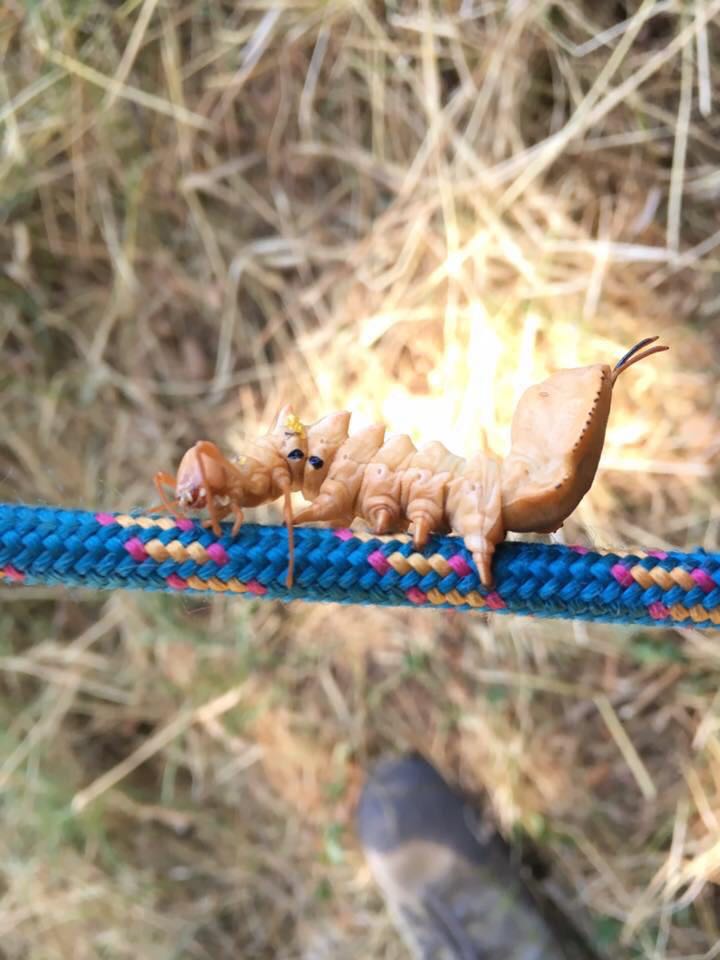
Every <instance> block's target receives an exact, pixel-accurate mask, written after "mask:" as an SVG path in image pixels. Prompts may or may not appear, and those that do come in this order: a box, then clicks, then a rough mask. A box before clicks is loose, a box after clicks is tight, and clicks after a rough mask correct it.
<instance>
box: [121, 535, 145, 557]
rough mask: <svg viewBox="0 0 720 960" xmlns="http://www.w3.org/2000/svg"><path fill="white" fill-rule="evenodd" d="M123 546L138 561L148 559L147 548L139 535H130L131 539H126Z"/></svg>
mask: <svg viewBox="0 0 720 960" xmlns="http://www.w3.org/2000/svg"><path fill="white" fill-rule="evenodd" d="M123 546H124V547H125V549H126V550H127V552H128V553H129V554H130V556H131V557H132V558H133V560H135V561H136V562H137V563H142V562H143V560H147V550H146V549H145V545H144V543H143V542H142V540H141V539H140V538H139V537H130V539H129V540H126V541H125V543H124V544H123Z"/></svg>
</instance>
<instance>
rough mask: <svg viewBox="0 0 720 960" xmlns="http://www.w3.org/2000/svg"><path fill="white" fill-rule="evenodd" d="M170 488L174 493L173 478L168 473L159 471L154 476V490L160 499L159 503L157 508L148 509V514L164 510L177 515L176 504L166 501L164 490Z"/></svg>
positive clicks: (177, 508)
mask: <svg viewBox="0 0 720 960" xmlns="http://www.w3.org/2000/svg"><path fill="white" fill-rule="evenodd" d="M166 487H170V488H171V489H172V491H173V493H174V492H175V477H173V476H172V475H171V474H169V473H163V471H162V470H161V471H160V472H159V473H156V474H155V489H156V490H157V492H158V496H159V497H160V503H159V504H158V505H157V506H154V507H149V508H148V513H155V511H156V510H160V509H164V510H167V512H168V513H178V512H181V511H179V507H178V505H177V504H176V503H171V502H170V500H169V499H168V495H167V493H166V492H165V488H166Z"/></svg>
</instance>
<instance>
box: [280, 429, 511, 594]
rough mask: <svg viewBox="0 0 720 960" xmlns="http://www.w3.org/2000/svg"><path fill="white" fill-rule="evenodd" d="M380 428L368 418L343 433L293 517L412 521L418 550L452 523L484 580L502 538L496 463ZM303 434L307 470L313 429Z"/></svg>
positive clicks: (376, 527) (394, 525) (388, 528)
mask: <svg viewBox="0 0 720 960" xmlns="http://www.w3.org/2000/svg"><path fill="white" fill-rule="evenodd" d="M384 434H385V428H384V427H383V426H382V425H380V424H374V425H372V426H370V427H366V428H365V429H364V430H361V431H360V432H359V433H357V434H355V435H353V436H352V437H348V438H347V439H346V440H345V441H344V442H343V443H342V444H341V445H340V446H339V447H338V448H337V452H336V453H335V456H334V457H333V459H332V462H331V463H330V465H329V469H328V472H327V476H326V477H325V479H324V480H323V482H322V485H321V486H320V489H319V492H318V494H317V497H316V498H315V499H314V501H313V503H312V506H310V507H308V508H307V509H305V510H303V511H301V512H300V513H299V514H297V516H296V517H295V522H296V523H308V522H312V521H323V520H324V521H327V522H330V523H333V524H337V525H348V524H350V523H351V522H352V520H353V519H354V518H355V517H360V518H361V519H363V520H365V521H366V522H367V523H368V524H369V526H370V528H371V529H372V530H373V532H375V533H378V534H384V533H394V532H398V531H401V530H405V529H407V528H408V526H409V525H412V533H413V540H414V543H415V545H416V546H417V547H418V548H421V547H423V546H424V545H425V544H426V543H427V540H428V538H429V537H430V536H431V534H433V533H437V532H445V531H447V530H450V529H452V530H454V531H455V532H456V533H459V534H461V535H462V536H464V537H465V538H466V541H467V542H468V546H469V549H470V550H471V552H472V554H473V557H474V559H475V560H476V563H477V565H478V570H479V572H480V575H481V578H482V580H483V582H484V583H485V584H486V585H488V586H489V585H490V584H491V575H490V558H491V557H492V553H493V551H494V549H495V544H496V543H498V542H499V541H500V540H502V539H503V536H504V529H503V526H502V513H501V500H500V485H499V476H500V475H499V463H498V461H497V460H496V459H495V458H494V457H493V456H492V455H489V454H487V455H486V454H477V455H476V456H475V457H473V458H472V459H471V460H470V461H466V460H464V459H463V458H462V457H458V456H456V455H455V454H453V453H451V452H450V451H449V450H448V449H447V448H446V447H445V446H444V445H443V444H442V443H440V442H439V441H435V442H433V443H429V444H427V445H426V446H424V447H422V448H421V449H420V450H418V449H416V447H415V445H414V444H413V442H412V440H411V439H410V437H408V436H405V435H401V436H393V437H390V438H389V439H388V440H385V439H384ZM308 436H309V445H308V463H307V464H306V466H305V470H306V471H307V470H308V468H309V467H310V464H309V458H310V457H312V455H313V453H312V446H313V445H312V431H311V430H310V431H309V433H308ZM451 491H452V500H451V502H450V503H449V502H448V497H449V494H450V492H451Z"/></svg>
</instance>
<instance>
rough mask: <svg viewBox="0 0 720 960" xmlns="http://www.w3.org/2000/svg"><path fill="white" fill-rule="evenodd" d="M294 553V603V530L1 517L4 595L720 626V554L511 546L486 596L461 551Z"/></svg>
mask: <svg viewBox="0 0 720 960" xmlns="http://www.w3.org/2000/svg"><path fill="white" fill-rule="evenodd" d="M295 543H296V546H295V583H294V585H293V587H292V588H291V589H288V588H287V587H286V586H285V577H286V574H287V564H288V553H287V533H286V531H285V528H284V527H276V526H258V525H255V524H246V525H244V526H243V528H242V530H241V531H240V533H239V534H238V536H237V537H234V538H233V537H231V536H230V527H229V525H225V526H224V529H223V535H222V536H221V537H216V536H215V535H214V534H213V533H212V531H210V530H208V529H206V528H205V527H204V526H202V525H201V523H200V522H199V521H195V520H190V519H187V518H171V517H167V516H165V517H145V516H141V515H138V516H129V515H127V514H110V513H91V512H88V511H82V510H60V509H56V508H53V507H29V506H19V505H10V504H5V505H2V504H0V583H3V584H13V585H22V584H28V585H29V584H57V585H62V586H68V587H70V586H73V587H90V588H94V589H103V590H108V589H139V590H165V591H169V592H175V593H188V594H206V593H232V594H238V595H244V596H249V597H264V598H267V599H278V600H284V601H288V600H306V601H316V602H335V603H346V604H347V603H359V604H375V605H381V606H417V607H436V608H440V609H456V610H473V609H475V610H480V611H485V612H496V613H515V614H524V615H528V616H534V617H553V618H562V619H580V620H595V621H604V622H610V623H635V624H646V625H649V626H667V625H678V626H680V625H682V626H695V627H702V628H717V627H718V626H720V554H717V553H707V552H705V551H703V550H700V549H697V550H693V551H692V552H689V553H680V552H667V553H666V552H663V551H654V552H650V553H640V554H630V555H622V554H614V553H599V552H594V551H591V550H587V549H586V548H582V547H566V546H561V545H557V544H551V545H546V544H537V543H503V544H501V545H500V546H499V547H498V549H497V553H496V559H495V562H494V564H493V572H494V576H495V586H494V589H493V590H490V591H489V590H487V589H486V588H485V587H483V586H482V585H481V584H480V583H479V580H478V577H477V574H476V572H475V568H474V566H473V564H472V560H471V557H470V554H469V553H468V551H467V550H466V549H465V547H464V545H463V542H462V540H461V539H459V538H457V537H433V538H432V540H431V541H430V543H429V544H428V546H427V548H426V549H425V550H423V551H422V552H418V551H416V550H415V548H414V547H413V545H412V543H411V542H410V541H409V540H408V539H407V538H401V539H400V538H398V539H379V538H374V537H371V536H369V535H366V534H359V533H355V532H353V531H350V530H328V529H317V528H311V527H298V528H296V530H295Z"/></svg>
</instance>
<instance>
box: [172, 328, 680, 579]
mask: <svg viewBox="0 0 720 960" xmlns="http://www.w3.org/2000/svg"><path fill="white" fill-rule="evenodd" d="M655 340H657V337H648V338H646V339H645V340H641V341H640V342H639V343H637V344H636V345H635V346H634V347H632V349H631V350H629V351H628V352H627V353H626V354H625V355H624V356H623V357H622V358H621V359H620V360H619V361H618V363H617V364H616V365H615V367H613V368H612V369H611V368H610V367H609V366H608V365H607V364H594V365H592V366H588V367H578V368H575V369H571V370H560V371H558V372H557V373H554V374H552V375H551V376H550V377H548V378H547V379H546V380H544V381H543V382H542V383H539V384H536V385H535V386H532V387H530V388H528V389H527V390H526V391H525V393H524V394H523V395H522V397H521V398H520V401H519V403H518V406H517V409H516V410H515V413H514V416H513V420H512V428H511V442H512V443H511V449H510V453H509V454H508V456H507V457H505V459H504V460H502V459H500V458H499V457H497V456H496V455H495V454H493V453H492V452H491V451H489V450H487V449H485V450H482V451H480V452H478V453H475V454H473V455H472V456H470V457H469V458H467V459H465V458H463V457H459V456H456V455H455V454H453V453H451V452H450V451H449V450H447V449H446V448H445V447H444V446H443V444H442V443H440V442H439V441H433V442H432V443H429V444H427V445H426V446H423V447H421V448H420V449H417V448H416V447H415V445H414V444H413V442H412V440H411V439H410V437H408V436H405V435H400V436H391V437H388V438H386V437H385V427H384V426H383V425H382V424H372V425H371V426H369V427H365V428H364V429H362V430H360V431H359V432H358V433H355V434H353V435H350V434H349V426H350V414H349V413H348V412H347V411H338V412H335V413H331V414H329V415H328V416H326V417H323V418H322V419H321V420H319V421H318V422H317V423H314V424H311V425H305V424H303V423H301V421H300V420H299V419H298V417H297V416H296V415H295V413H294V411H293V410H292V409H291V407H289V406H285V407H283V409H282V410H281V411H280V412H279V414H278V416H277V417H276V419H275V422H274V424H273V425H272V427H271V429H270V431H269V432H268V433H267V434H266V435H265V436H263V437H260V438H258V439H257V440H254V441H251V442H250V443H249V444H248V445H247V447H246V449H245V450H244V452H243V454H242V456H239V457H237V458H234V459H228V458H227V457H225V456H224V455H223V454H222V453H221V452H220V450H219V449H218V447H217V446H216V445H215V444H214V443H211V442H210V441H208V440H201V441H199V442H198V443H196V444H195V445H194V446H193V447H191V448H190V449H189V450H188V451H187V452H186V453H185V455H184V456H183V458H182V460H181V462H180V466H179V468H178V471H177V476H176V477H173V476H171V475H169V474H166V473H158V474H156V476H155V485H156V487H157V489H158V492H159V493H160V497H161V500H162V506H164V507H165V508H166V509H167V510H168V511H170V512H171V513H177V512H180V513H182V512H184V510H186V509H188V508H189V509H193V510H196V509H204V508H206V509H207V511H208V514H209V518H210V519H209V522H210V525H211V526H212V528H213V530H214V531H215V533H217V534H218V535H219V534H220V532H221V530H220V520H222V519H223V518H225V517H226V516H228V515H230V514H232V516H233V519H234V523H233V528H232V532H233V535H235V534H236V533H237V531H238V530H239V528H240V525H241V524H242V522H243V518H244V517H243V508H244V507H255V506H260V505H261V504H263V503H268V502H270V501H273V500H276V499H278V498H279V497H283V498H284V505H285V522H286V524H287V528H288V536H289V541H290V565H289V569H288V585H290V584H291V583H292V575H293V535H292V527H293V524H294V523H308V522H311V521H325V522H327V523H330V524H332V525H333V526H349V525H350V523H352V521H353V520H354V519H355V518H356V517H357V518H361V519H363V520H365V521H366V522H367V523H368V525H369V526H370V528H371V529H372V531H373V532H375V533H377V534H385V533H395V532H401V531H406V530H409V531H410V533H411V534H412V537H413V541H414V544H415V546H416V547H417V548H418V549H421V548H422V547H424V546H425V544H426V543H427V541H428V539H429V537H430V535H431V534H433V533H447V532H449V531H452V532H454V533H456V534H458V535H459V536H461V537H463V538H464V540H465V545H466V547H467V549H468V550H469V551H470V553H471V554H472V557H473V560H474V562H475V565H476V567H477V570H478V573H479V575H480V579H481V581H482V583H483V584H484V585H485V586H487V587H490V586H492V570H491V564H492V557H493V553H494V551H495V547H496V545H497V544H498V543H500V542H501V541H502V540H503V539H504V538H505V535H506V533H507V532H508V531H517V532H525V533H530V532H533V533H551V532H553V531H555V530H557V529H558V528H559V527H560V526H561V525H562V523H563V521H564V520H565V519H566V518H567V517H568V516H569V515H570V514H571V513H572V512H573V510H574V509H575V507H576V506H577V505H578V503H579V502H580V500H581V499H582V498H583V497H584V495H585V494H586V493H587V491H588V490H589V489H590V487H591V485H592V482H593V479H594V477H595V473H596V470H597V466H598V462H599V460H600V454H601V453H602V448H603V443H604V440H605V428H606V426H607V421H608V417H609V414H610V404H611V400H612V392H613V387H614V384H615V382H616V381H617V378H618V377H619V376H620V374H621V373H622V372H623V371H625V370H627V369H628V367H630V366H632V364H634V363H637V362H638V361H639V360H642V359H644V358H645V357H649V356H651V355H652V354H654V353H659V352H660V351H662V350H667V349H668V348H667V347H664V346H659V345H657V346H650V344H653V343H654V342H655ZM166 486H169V487H170V488H171V489H172V490H173V494H174V497H173V499H172V500H170V499H169V498H168V497H167V494H166V492H165V487H166ZM294 491H298V492H302V494H303V496H304V498H305V499H306V500H308V501H310V505H309V506H308V507H306V508H305V509H303V510H301V511H300V513H298V514H297V515H296V516H295V517H293V516H292V509H291V501H290V495H291V493H293V492H294Z"/></svg>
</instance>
